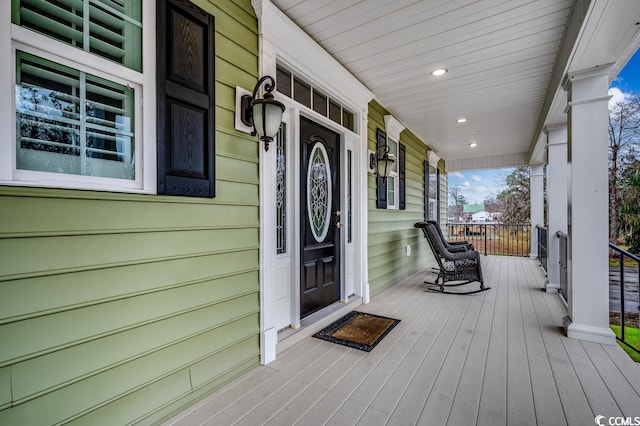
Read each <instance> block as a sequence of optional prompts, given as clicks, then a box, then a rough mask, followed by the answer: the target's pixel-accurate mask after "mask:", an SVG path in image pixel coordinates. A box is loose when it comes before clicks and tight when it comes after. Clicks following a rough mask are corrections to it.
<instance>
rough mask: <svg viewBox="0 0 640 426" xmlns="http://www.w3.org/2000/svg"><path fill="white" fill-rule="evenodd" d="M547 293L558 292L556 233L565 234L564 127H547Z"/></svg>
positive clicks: (558, 272)
mask: <svg viewBox="0 0 640 426" xmlns="http://www.w3.org/2000/svg"><path fill="white" fill-rule="evenodd" d="M545 132H546V133H547V219H548V221H549V249H548V252H547V255H548V258H547V278H548V282H547V286H546V288H547V293H557V292H558V291H559V290H560V264H559V263H558V262H560V253H559V249H560V245H559V242H558V239H557V238H556V232H558V231H560V232H563V233H565V234H566V233H567V174H568V163H567V125H566V124H560V125H556V126H547V128H546V129H545Z"/></svg>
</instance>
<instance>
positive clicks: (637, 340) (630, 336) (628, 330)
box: [609, 324, 640, 362]
mask: <svg viewBox="0 0 640 426" xmlns="http://www.w3.org/2000/svg"><path fill="white" fill-rule="evenodd" d="M609 326H610V327H611V330H613V332H614V333H615V334H616V336H618V337H620V326H619V325H613V324H611V325H609ZM624 340H626V341H627V342H628V343H629V344H630V345H631V346H633V347H635V348H640V329H637V328H634V327H625V328H624ZM618 344H619V345H620V346H621V347H622V349H624V351H625V352H626V353H627V354H629V356H630V357H631V359H633V360H634V361H635V362H640V354H639V353H638V352H636V351H634V350H633V349H631V348H630V347H628V346H627V345H625V344H624V343H622V342H620V341H618Z"/></svg>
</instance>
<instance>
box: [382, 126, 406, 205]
mask: <svg viewBox="0 0 640 426" xmlns="http://www.w3.org/2000/svg"><path fill="white" fill-rule="evenodd" d="M384 127H385V132H386V133H387V145H388V144H389V143H390V142H393V143H395V144H396V150H395V152H396V162H395V165H394V167H395V170H392V171H391V172H390V173H389V176H391V177H393V204H391V203H390V202H389V196H388V188H387V209H388V210H397V209H398V208H399V206H400V200H399V195H400V179H399V173H398V171H399V169H400V164H399V163H398V161H400V155H399V154H400V133H402V131H403V130H404V129H405V126H404V124H402V123H401V122H400V121H398V119H396V118H395V117H394V116H393V115H385V116H384Z"/></svg>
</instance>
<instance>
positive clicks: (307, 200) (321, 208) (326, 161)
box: [300, 117, 342, 317]
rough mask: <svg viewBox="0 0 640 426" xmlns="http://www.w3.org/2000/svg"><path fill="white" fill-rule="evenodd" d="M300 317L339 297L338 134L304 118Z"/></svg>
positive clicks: (301, 181)
mask: <svg viewBox="0 0 640 426" xmlns="http://www.w3.org/2000/svg"><path fill="white" fill-rule="evenodd" d="M300 140H301V159H300V161H301V167H300V191H301V194H300V200H301V201H302V202H301V206H300V217H301V220H300V228H301V229H300V238H301V244H300V248H301V256H300V316H301V317H305V316H307V315H309V314H311V313H313V312H316V311H318V310H320V309H322V308H324V307H325V306H328V305H330V304H332V303H333V302H335V301H337V300H339V298H340V228H341V226H342V224H341V219H342V217H341V212H340V192H339V191H340V175H339V170H340V167H339V165H340V135H339V134H337V133H335V132H333V131H331V130H329V129H327V128H325V127H323V126H320V125H319V124H317V123H314V122H313V121H311V120H309V119H306V118H304V117H301V118H300Z"/></svg>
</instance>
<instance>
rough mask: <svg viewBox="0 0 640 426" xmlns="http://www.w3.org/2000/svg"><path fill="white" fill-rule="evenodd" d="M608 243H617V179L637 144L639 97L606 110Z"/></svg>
mask: <svg viewBox="0 0 640 426" xmlns="http://www.w3.org/2000/svg"><path fill="white" fill-rule="evenodd" d="M608 130H609V241H610V242H612V243H613V244H617V243H618V231H619V229H620V226H619V221H620V214H621V207H622V205H621V195H620V184H619V183H620V180H621V178H622V174H623V172H624V170H625V169H626V167H625V166H626V165H627V164H629V162H630V161H631V162H632V161H633V160H634V159H635V153H634V145H636V144H637V143H638V142H640V95H638V94H637V93H636V94H633V95H631V96H630V97H626V98H624V99H623V100H622V101H619V102H616V103H615V104H613V105H612V106H611V107H610V108H609V129H608Z"/></svg>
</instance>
